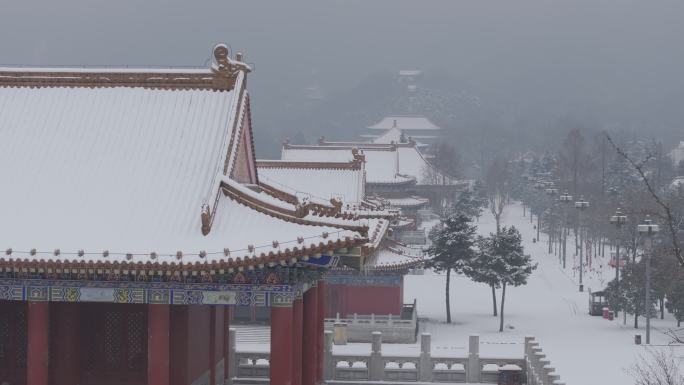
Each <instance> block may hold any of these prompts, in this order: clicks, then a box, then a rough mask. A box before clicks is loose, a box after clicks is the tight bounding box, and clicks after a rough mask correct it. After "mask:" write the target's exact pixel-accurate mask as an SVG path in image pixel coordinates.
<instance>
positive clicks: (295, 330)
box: [292, 296, 304, 385]
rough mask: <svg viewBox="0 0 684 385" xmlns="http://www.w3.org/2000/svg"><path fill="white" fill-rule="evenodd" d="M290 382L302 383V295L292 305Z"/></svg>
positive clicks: (299, 384) (294, 384)
mask: <svg viewBox="0 0 684 385" xmlns="http://www.w3.org/2000/svg"><path fill="white" fill-rule="evenodd" d="M292 311H293V312H294V314H293V316H292V320H293V321H292V384H293V385H301V384H302V337H303V336H304V329H303V328H304V323H303V322H304V304H303V301H302V297H301V296H300V297H299V298H296V299H295V301H294V304H293V305H292Z"/></svg>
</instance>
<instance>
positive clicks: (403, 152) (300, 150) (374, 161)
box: [282, 138, 441, 185]
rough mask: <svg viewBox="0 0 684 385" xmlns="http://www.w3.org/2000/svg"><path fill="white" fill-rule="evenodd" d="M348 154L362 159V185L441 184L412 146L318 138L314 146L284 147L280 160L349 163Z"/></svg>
mask: <svg viewBox="0 0 684 385" xmlns="http://www.w3.org/2000/svg"><path fill="white" fill-rule="evenodd" d="M352 150H355V151H359V152H360V153H362V154H363V156H364V157H365V161H366V165H365V167H366V181H367V183H369V184H415V183H417V184H419V185H429V184H441V178H436V175H438V174H439V173H438V172H437V171H436V170H435V169H434V168H433V167H432V165H431V164H430V163H429V162H428V161H427V159H425V157H424V156H423V154H422V153H421V152H420V150H419V149H418V148H417V146H416V143H415V142H409V143H392V144H386V143H364V142H328V141H326V140H325V138H322V139H321V140H319V142H318V144H317V145H295V144H289V143H285V144H284V145H283V149H282V159H283V160H288V161H306V162H325V161H332V162H349V161H351V160H352V159H353V155H352ZM438 179H439V180H438Z"/></svg>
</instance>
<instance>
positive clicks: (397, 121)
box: [368, 116, 441, 130]
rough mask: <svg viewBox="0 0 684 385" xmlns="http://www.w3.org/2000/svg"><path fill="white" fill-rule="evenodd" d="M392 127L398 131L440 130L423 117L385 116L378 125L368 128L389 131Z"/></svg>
mask: <svg viewBox="0 0 684 385" xmlns="http://www.w3.org/2000/svg"><path fill="white" fill-rule="evenodd" d="M393 127H396V128H398V129H400V130H441V128H440V127H439V126H437V125H435V124H434V123H432V122H431V121H430V119H428V118H426V117H424V116H387V117H385V118H383V119H382V120H381V121H380V122H379V123H376V124H374V125H372V126H368V128H369V129H371V130H389V129H390V128H393Z"/></svg>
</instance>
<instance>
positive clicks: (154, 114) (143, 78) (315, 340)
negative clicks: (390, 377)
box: [0, 44, 387, 385]
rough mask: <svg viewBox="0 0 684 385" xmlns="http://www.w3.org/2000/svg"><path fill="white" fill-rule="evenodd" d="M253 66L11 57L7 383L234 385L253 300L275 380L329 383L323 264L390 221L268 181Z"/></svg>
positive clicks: (0, 362)
mask: <svg viewBox="0 0 684 385" xmlns="http://www.w3.org/2000/svg"><path fill="white" fill-rule="evenodd" d="M249 72H250V67H249V66H248V65H246V64H244V62H243V60H242V56H241V55H240V54H238V55H235V57H231V55H229V51H228V48H227V47H226V46H225V45H222V44H221V45H218V46H216V47H215V48H214V50H213V64H212V65H211V67H210V68H193V69H178V68H168V69H149V68H143V69H131V68H123V69H114V68H73V69H69V68H0V106H1V107H0V108H1V111H2V113H1V114H0V144H1V145H2V147H3V150H2V151H0V163H1V164H3V167H2V168H0V179H2V180H3V183H4V188H3V189H2V190H1V191H0V212H1V213H2V219H3V220H2V221H1V222H0V247H2V250H3V255H0V383H3V384H10V385H16V384H29V385H48V384H50V385H73V384H80V385H90V384H106V385H118V384H128V385H131V384H132V385H137V384H154V385H167V384H173V385H216V384H221V383H223V382H224V379H226V378H229V377H230V376H231V373H228V370H227V368H228V366H227V359H228V357H227V356H228V351H229V349H228V345H229V341H228V333H227V330H228V326H229V325H230V322H231V319H232V318H233V316H234V314H233V313H234V310H235V309H238V308H241V307H242V308H249V309H262V311H267V312H268V313H269V315H270V320H271V322H270V324H271V361H270V383H271V385H280V384H283V385H289V384H300V383H303V384H307V385H313V384H316V383H320V381H321V379H322V368H323V354H322V348H323V340H322V334H323V318H324V315H325V309H326V308H327V307H326V306H327V305H326V302H325V298H326V295H325V293H326V288H325V286H326V285H325V281H323V280H322V279H321V278H322V276H323V274H324V273H325V272H326V271H327V270H328V269H329V268H330V267H333V266H337V267H338V268H354V269H358V268H362V267H364V266H366V264H367V263H370V262H371V261H370V260H369V259H368V258H367V256H370V255H373V254H372V253H370V252H367V251H365V250H366V249H368V248H372V247H376V248H377V247H378V245H379V244H380V242H381V240H382V234H384V233H385V232H386V227H387V223H386V219H384V218H381V217H375V216H373V215H371V214H368V215H359V214H358V213H357V214H354V212H353V211H354V210H352V209H351V208H346V207H343V204H342V201H341V200H339V199H330V198H336V197H333V196H332V194H331V195H330V196H325V197H323V198H325V199H313V198H307V197H306V196H302V195H298V194H293V193H292V192H291V191H285V190H283V189H281V188H280V187H279V186H278V185H276V184H275V183H261V180H260V173H262V172H264V174H266V173H267V172H266V171H263V170H262V169H263V168H262V167H259V166H258V164H257V162H256V160H255V157H254V143H253V135H252V123H251V113H250V98H249V92H248V90H247V74H248V73H249ZM293 172H294V171H293ZM289 178H290V176H287V177H286V179H289ZM264 179H266V178H264ZM340 181H341V180H340ZM357 182H358V181H357ZM355 183H356V182H355ZM342 184H343V185H346V182H344V183H342ZM357 184H358V185H359V186H358V187H355V188H356V189H358V188H361V189H363V188H365V187H363V185H361V184H360V182H358V183H357ZM340 191H342V193H341V194H342V195H343V198H345V199H349V200H354V199H356V198H358V197H356V196H354V195H353V194H355V192H352V191H350V192H348V193H347V192H344V190H340ZM357 192H358V191H357ZM347 194H351V195H349V196H347Z"/></svg>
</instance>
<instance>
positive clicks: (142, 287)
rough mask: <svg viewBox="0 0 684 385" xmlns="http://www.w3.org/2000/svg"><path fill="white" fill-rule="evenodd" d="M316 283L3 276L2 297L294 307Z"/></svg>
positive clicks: (52, 300) (0, 288)
mask: <svg viewBox="0 0 684 385" xmlns="http://www.w3.org/2000/svg"><path fill="white" fill-rule="evenodd" d="M313 286H314V284H313V282H311V283H297V284H292V285H289V284H288V285H280V284H261V285H252V284H243V285H235V284H226V285H223V284H209V285H206V284H200V285H195V284H185V285H183V284H172V283H161V282H160V283H155V282H145V283H140V282H130V283H127V284H122V283H121V282H93V281H86V282H83V281H52V280H31V279H27V280H22V279H0V300H8V301H50V302H105V303H138V304H168V305H229V306H256V307H269V306H291V305H292V302H293V301H294V299H295V298H296V297H297V296H301V295H302V293H303V292H305V291H306V290H308V289H310V288H311V287H313Z"/></svg>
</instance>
